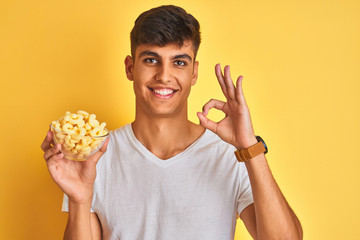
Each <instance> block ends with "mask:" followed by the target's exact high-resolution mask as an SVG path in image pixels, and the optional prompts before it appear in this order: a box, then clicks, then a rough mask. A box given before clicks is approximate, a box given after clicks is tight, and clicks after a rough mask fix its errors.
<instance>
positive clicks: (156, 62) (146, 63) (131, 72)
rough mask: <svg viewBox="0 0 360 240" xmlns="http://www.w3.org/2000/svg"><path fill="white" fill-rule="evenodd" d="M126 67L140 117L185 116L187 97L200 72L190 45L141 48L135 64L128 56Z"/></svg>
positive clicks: (147, 45)
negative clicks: (141, 115)
mask: <svg viewBox="0 0 360 240" xmlns="http://www.w3.org/2000/svg"><path fill="white" fill-rule="evenodd" d="M125 65H126V74H127V77H128V79H129V80H131V81H133V82H134V92H135V95H136V111H137V114H139V113H145V114H148V115H149V116H154V117H156V116H158V117H171V116H175V115H178V114H185V115H184V116H186V113H187V98H188V96H189V93H190V89H191V86H192V85H194V84H195V83H196V79H197V73H198V62H195V63H194V51H193V47H192V44H191V42H184V45H183V46H182V47H179V46H178V45H177V44H174V43H170V44H167V45H165V46H163V47H159V46H156V45H149V44H142V45H139V46H138V47H137V48H136V51H135V62H134V59H133V58H131V57H130V56H127V57H126V59H125ZM139 111H140V112H139Z"/></svg>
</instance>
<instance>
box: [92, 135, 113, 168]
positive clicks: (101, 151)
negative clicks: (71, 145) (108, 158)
mask: <svg viewBox="0 0 360 240" xmlns="http://www.w3.org/2000/svg"><path fill="white" fill-rule="evenodd" d="M109 141H110V138H107V139H106V141H105V143H104V145H103V146H102V147H101V148H100V149H99V151H97V152H96V153H95V154H94V155H92V156H91V157H90V158H89V159H88V160H90V161H94V162H95V163H97V162H98V161H99V159H100V158H101V156H102V155H104V153H105V152H106V150H107V146H108V144H109Z"/></svg>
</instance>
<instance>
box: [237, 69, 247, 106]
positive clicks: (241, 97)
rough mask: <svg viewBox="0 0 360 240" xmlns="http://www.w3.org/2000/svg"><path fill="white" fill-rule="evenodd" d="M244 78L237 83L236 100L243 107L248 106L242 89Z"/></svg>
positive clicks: (241, 77)
mask: <svg viewBox="0 0 360 240" xmlns="http://www.w3.org/2000/svg"><path fill="white" fill-rule="evenodd" d="M243 78H244V77H243V76H239V77H238V79H237V81H236V100H237V101H238V103H240V104H241V105H244V104H245V105H246V101H245V96H244V92H243V88H242V81H243Z"/></svg>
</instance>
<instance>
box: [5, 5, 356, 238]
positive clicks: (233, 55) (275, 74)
mask: <svg viewBox="0 0 360 240" xmlns="http://www.w3.org/2000/svg"><path fill="white" fill-rule="evenodd" d="M164 3H172V4H176V5H179V6H182V7H184V8H185V9H187V11H189V12H190V13H192V14H193V15H194V16H195V17H197V19H198V20H199V21H200V24H201V31H202V38H203V42H202V45H201V46H200V50H199V54H198V60H199V61H200V73H199V79H198V83H197V85H196V86H194V88H193V90H192V94H191V96H190V101H189V106H190V107H189V117H190V119H191V120H193V121H195V122H198V120H197V117H196V114H195V113H196V111H199V110H200V109H201V107H202V105H203V104H205V103H206V102H207V101H208V100H209V99H210V98H219V99H224V98H223V96H222V93H221V90H220V87H219V86H218V83H217V81H216V78H215V75H214V70H213V68H214V65H215V64H216V63H218V62H220V63H222V64H223V66H224V65H225V64H229V65H231V66H232V76H233V78H234V79H235V78H236V77H237V76H238V75H240V74H242V75H244V91H245V95H246V97H247V101H248V104H249V107H250V111H251V113H252V118H253V123H254V127H255V131H256V133H257V134H259V135H261V136H262V137H263V138H264V139H265V140H266V142H267V144H268V146H269V154H268V160H269V164H270V166H271V169H272V171H273V174H274V175H275V178H276V179H277V182H278V184H279V185H280V188H281V189H282V191H283V193H284V194H285V196H286V198H287V200H288V202H289V203H290V205H291V206H292V207H293V209H294V210H295V212H296V213H297V215H298V217H299V219H300V220H301V222H302V226H303V229H304V239H326V240H329V239H359V236H360V228H359V220H358V217H359V214H360V207H359V202H360V188H359V186H358V185H359V183H360V174H359V167H360V163H359V162H360V161H359V160H360V159H359V153H358V151H359V149H360V148H359V142H358V141H357V140H358V138H359V135H360V131H359V130H360V129H359V122H360V121H359V120H360V119H359V118H360V107H359V103H360V93H359V90H360V88H359V87H360V84H359V82H360V70H359V69H360V66H359V63H360V14H359V13H360V2H359V1H357V0H337V1H334V0H296V1H288V0H273V1H266V0H264V1H260V0H248V1H245V0H237V1H235V0H233V1H231V0H223V1H213V0H206V1H205V0H201V1H194V0H191V1H190V0H182V1H166V2H164V1H142V0H133V1H128V2H127V3H124V2H122V1H119V0H118V1H115V0H111V1H84V0H81V1H69V0H65V1H46V0H33V1H20V0H11V1H4V0H3V1H1V2H0V79H1V85H0V91H1V94H0V104H1V105H0V106H1V118H0V121H1V125H0V129H1V130H0V131H1V140H0V141H1V142H0V146H1V149H0V150H1V166H0V191H1V198H0V239H37V240H41V239H61V238H62V233H63V230H64V227H65V223H66V215H65V214H64V213H61V212H60V208H61V201H62V193H61V192H60V190H59V189H58V188H57V186H56V185H55V184H54V183H53V182H52V180H51V177H50V176H49V174H48V172H47V169H46V165H45V162H44V160H43V158H42V154H43V153H42V151H41V150H40V144H41V142H42V140H43V138H44V136H45V134H46V131H47V128H48V125H49V123H50V122H51V121H52V120H55V119H57V118H59V117H60V116H61V115H62V114H64V113H65V111H66V110H70V111H76V110H78V109H83V110H87V111H89V112H92V113H96V114H97V116H98V119H99V120H101V121H107V123H108V127H109V128H110V129H115V128H118V127H120V126H122V125H124V124H126V123H128V122H131V121H132V120H133V118H134V95H133V92H132V85H131V82H129V81H128V80H127V79H126V76H125V73H124V64H123V60H124V58H125V56H126V55H127V54H129V52H130V43H129V32H130V30H131V28H132V26H133V22H134V21H135V19H136V17H137V16H138V15H139V14H140V13H141V12H142V11H144V10H147V9H149V8H151V7H155V6H158V5H161V4H164ZM212 117H213V118H214V119H217V120H219V119H220V117H221V114H218V113H216V112H213V113H212ZM134 214H136V213H134ZM238 223H239V224H238V226H237V231H236V239H251V238H250V236H249V235H248V233H247V232H246V230H245V229H244V227H243V224H242V223H241V222H240V221H239V222H238ZM174 239H176V237H174Z"/></svg>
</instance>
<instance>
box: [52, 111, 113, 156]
mask: <svg viewBox="0 0 360 240" xmlns="http://www.w3.org/2000/svg"><path fill="white" fill-rule="evenodd" d="M51 126H52V131H53V132H54V141H55V143H60V144H61V146H62V150H63V152H64V154H65V156H66V157H67V158H69V159H71V160H86V158H87V157H89V156H90V155H91V154H92V153H94V152H96V151H97V150H98V149H99V148H100V147H101V146H102V144H103V143H104V142H105V139H106V137H107V135H108V134H109V132H108V130H107V129H106V128H105V126H106V123H105V122H102V123H99V121H98V120H96V115H95V114H89V113H87V112H85V111H82V110H79V111H77V112H76V113H71V112H66V113H65V115H64V116H62V117H61V118H60V119H59V120H56V121H53V122H52V123H51Z"/></svg>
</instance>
